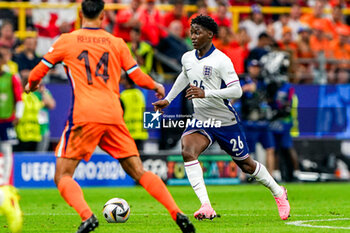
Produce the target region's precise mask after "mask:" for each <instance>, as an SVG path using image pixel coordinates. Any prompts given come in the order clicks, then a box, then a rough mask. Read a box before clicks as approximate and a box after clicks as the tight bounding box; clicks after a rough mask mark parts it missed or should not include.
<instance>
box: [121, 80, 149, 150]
mask: <svg viewBox="0 0 350 233" xmlns="http://www.w3.org/2000/svg"><path fill="white" fill-rule="evenodd" d="M120 83H121V84H122V85H124V87H125V90H124V91H123V92H122V93H121V94H120V100H121V102H122V107H123V110H124V121H125V123H126V126H127V127H128V130H129V132H130V134H131V136H132V138H133V139H134V140H135V142H136V145H137V148H138V149H139V150H140V149H142V147H143V145H142V144H143V141H144V140H147V139H148V133H147V130H146V129H144V128H143V112H144V110H145V107H146V101H145V97H144V95H143V93H142V91H140V90H139V89H137V88H135V84H134V82H133V81H132V80H131V79H130V78H129V77H127V75H126V74H124V75H123V76H122V78H121V80H120Z"/></svg>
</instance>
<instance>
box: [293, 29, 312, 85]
mask: <svg viewBox="0 0 350 233" xmlns="http://www.w3.org/2000/svg"><path fill="white" fill-rule="evenodd" d="M310 36H311V29H310V28H308V27H302V28H300V29H299V40H298V42H297V53H296V55H297V59H313V58H315V54H314V52H313V50H312V48H311V44H310ZM312 68H313V62H311V61H310V60H309V61H306V62H302V61H298V62H297V64H296V73H295V78H296V79H295V80H294V82H295V83H312V81H313V77H312V75H313V74H312Z"/></svg>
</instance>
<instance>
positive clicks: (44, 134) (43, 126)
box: [34, 83, 56, 152]
mask: <svg viewBox="0 0 350 233" xmlns="http://www.w3.org/2000/svg"><path fill="white" fill-rule="evenodd" d="M34 94H35V95H36V96H37V97H38V99H39V100H40V101H41V102H42V103H43V107H42V108H41V109H40V111H39V116H38V121H39V125H40V135H41V141H40V142H39V143H38V145H37V151H41V152H45V151H47V150H48V149H49V146H50V117H49V110H52V109H54V108H55V107H56V101H55V99H54V98H53V97H52V95H51V93H50V91H49V90H48V89H47V88H46V87H45V85H44V84H43V83H41V84H40V86H39V88H38V90H37V91H35V92H34Z"/></svg>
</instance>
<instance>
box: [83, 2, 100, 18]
mask: <svg viewBox="0 0 350 233" xmlns="http://www.w3.org/2000/svg"><path fill="white" fill-rule="evenodd" d="M104 7H105V2H104V1H103V0H84V1H83V2H82V3H81V9H82V11H83V14H84V16H85V17H86V18H89V19H95V18H96V17H97V16H99V14H100V13H101V11H102V10H103V9H104Z"/></svg>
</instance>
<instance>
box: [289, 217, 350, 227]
mask: <svg viewBox="0 0 350 233" xmlns="http://www.w3.org/2000/svg"><path fill="white" fill-rule="evenodd" d="M345 220H350V218H332V219H323V220H322V219H317V220H300V221H293V222H286V224H287V225H294V226H298V227H312V228H327V229H343V230H350V227H337V226H317V225H311V224H306V223H308V222H331V221H345Z"/></svg>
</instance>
